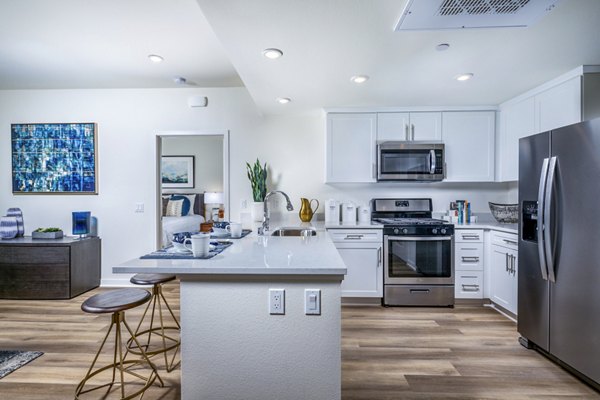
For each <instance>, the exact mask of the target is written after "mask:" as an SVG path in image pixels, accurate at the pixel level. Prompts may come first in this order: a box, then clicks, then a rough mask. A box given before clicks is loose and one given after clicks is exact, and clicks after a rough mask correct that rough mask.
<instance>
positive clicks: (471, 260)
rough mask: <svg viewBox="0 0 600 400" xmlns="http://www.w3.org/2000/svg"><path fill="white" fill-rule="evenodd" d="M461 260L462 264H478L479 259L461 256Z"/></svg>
mask: <svg viewBox="0 0 600 400" xmlns="http://www.w3.org/2000/svg"><path fill="white" fill-rule="evenodd" d="M461 259H462V260H463V262H472V263H478V262H479V257H477V256H462V257H461Z"/></svg>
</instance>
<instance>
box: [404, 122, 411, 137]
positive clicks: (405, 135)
mask: <svg viewBox="0 0 600 400" xmlns="http://www.w3.org/2000/svg"><path fill="white" fill-rule="evenodd" d="M404 140H410V138H409V137H408V124H404Z"/></svg>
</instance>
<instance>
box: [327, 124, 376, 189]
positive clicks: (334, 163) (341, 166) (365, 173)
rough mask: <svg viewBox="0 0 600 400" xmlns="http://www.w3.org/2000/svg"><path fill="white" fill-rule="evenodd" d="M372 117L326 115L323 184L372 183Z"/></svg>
mask: <svg viewBox="0 0 600 400" xmlns="http://www.w3.org/2000/svg"><path fill="white" fill-rule="evenodd" d="M376 129H377V115H376V114H374V113H347V114H346V113H339V114H337V113H336V114H327V145H326V149H327V156H326V173H325V181H326V182H328V183H335V182H375V180H376V179H375V178H376V170H375V168H376V165H375V157H376V156H375V140H376Z"/></svg>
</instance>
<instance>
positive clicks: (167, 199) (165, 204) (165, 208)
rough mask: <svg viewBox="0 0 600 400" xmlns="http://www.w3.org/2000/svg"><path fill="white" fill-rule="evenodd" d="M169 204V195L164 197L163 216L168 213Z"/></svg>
mask: <svg viewBox="0 0 600 400" xmlns="http://www.w3.org/2000/svg"><path fill="white" fill-rule="evenodd" d="M168 204H169V197H163V198H162V216H163V217H164V216H166V215H167V205H168Z"/></svg>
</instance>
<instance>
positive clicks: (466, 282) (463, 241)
mask: <svg viewBox="0 0 600 400" xmlns="http://www.w3.org/2000/svg"><path fill="white" fill-rule="evenodd" d="M483 262H484V258H483V229H457V230H456V231H455V234H454V276H455V278H454V297H455V298H457V299H483Z"/></svg>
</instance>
